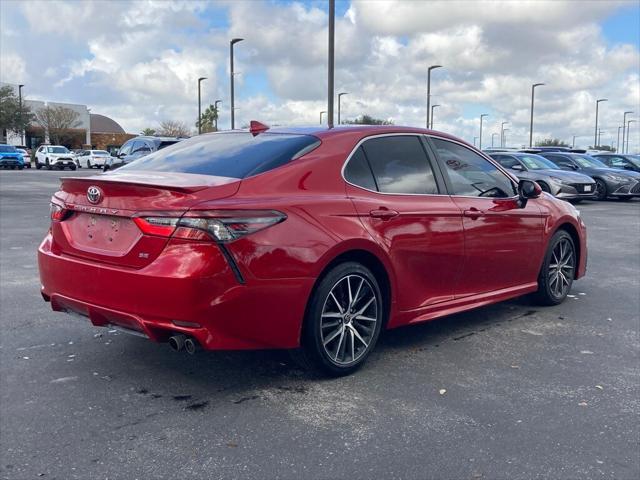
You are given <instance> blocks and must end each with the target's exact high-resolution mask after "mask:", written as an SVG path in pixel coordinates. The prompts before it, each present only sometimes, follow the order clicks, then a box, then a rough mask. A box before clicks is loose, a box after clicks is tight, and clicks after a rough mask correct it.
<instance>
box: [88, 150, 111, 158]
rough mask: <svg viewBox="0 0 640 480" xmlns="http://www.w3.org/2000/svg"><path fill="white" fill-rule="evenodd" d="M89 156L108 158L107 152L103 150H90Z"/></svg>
mask: <svg viewBox="0 0 640 480" xmlns="http://www.w3.org/2000/svg"><path fill="white" fill-rule="evenodd" d="M91 154H92V155H95V156H96V157H108V156H109V152H107V151H105V150H91Z"/></svg>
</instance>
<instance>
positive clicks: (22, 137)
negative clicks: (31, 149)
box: [18, 84, 24, 146]
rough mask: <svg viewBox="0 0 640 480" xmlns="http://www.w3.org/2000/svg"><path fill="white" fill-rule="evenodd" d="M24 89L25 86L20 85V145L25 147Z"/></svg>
mask: <svg viewBox="0 0 640 480" xmlns="http://www.w3.org/2000/svg"><path fill="white" fill-rule="evenodd" d="M22 87H24V85H23V84H20V85H18V105H19V108H20V115H19V117H20V145H23V146H24V128H23V127H24V125H22Z"/></svg>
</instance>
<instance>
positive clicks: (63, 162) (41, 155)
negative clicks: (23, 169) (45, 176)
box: [36, 145, 76, 170]
mask: <svg viewBox="0 0 640 480" xmlns="http://www.w3.org/2000/svg"><path fill="white" fill-rule="evenodd" d="M42 167H44V168H46V169H47V170H51V169H52V168H59V169H61V170H62V169H64V168H65V167H69V168H70V169H71V170H75V169H76V163H75V161H74V155H73V153H71V152H70V151H69V150H68V149H67V147H63V146H62V145H40V147H38V150H36V168H37V169H41V168H42Z"/></svg>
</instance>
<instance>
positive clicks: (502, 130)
mask: <svg viewBox="0 0 640 480" xmlns="http://www.w3.org/2000/svg"><path fill="white" fill-rule="evenodd" d="M508 123H509V122H502V124H501V125H500V146H501V147H502V148H504V126H505V125H507V124H508Z"/></svg>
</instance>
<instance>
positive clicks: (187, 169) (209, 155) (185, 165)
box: [120, 132, 320, 178]
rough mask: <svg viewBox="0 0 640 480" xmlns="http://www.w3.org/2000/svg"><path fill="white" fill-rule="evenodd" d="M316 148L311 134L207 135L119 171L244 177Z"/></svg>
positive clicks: (267, 169) (137, 161)
mask: <svg viewBox="0 0 640 480" xmlns="http://www.w3.org/2000/svg"><path fill="white" fill-rule="evenodd" d="M317 145H320V140H318V138H316V137H314V136H311V135H292V134H278V133H262V134H260V135H256V136H253V135H252V134H251V133H249V132H229V133H211V134H205V135H198V136H197V137H193V138H189V139H187V140H182V141H180V142H178V143H176V144H174V145H171V146H169V147H166V148H163V149H162V150H158V151H156V152H154V153H151V154H149V155H147V156H145V157H142V158H140V159H138V160H135V161H133V162H131V163H130V164H128V165H126V166H124V167H121V168H120V170H140V171H150V172H176V173H196V174H201V175H214V176H219V177H230V178H245V177H249V176H251V175H257V174H258V173H263V172H266V171H269V170H272V169H274V168H276V167H279V166H282V165H284V164H286V163H288V162H290V161H291V160H292V159H293V158H296V156H297V155H298V154H299V153H300V152H302V151H303V150H304V152H305V153H307V152H308V151H310V149H312V148H313V147H314V146H317Z"/></svg>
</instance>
